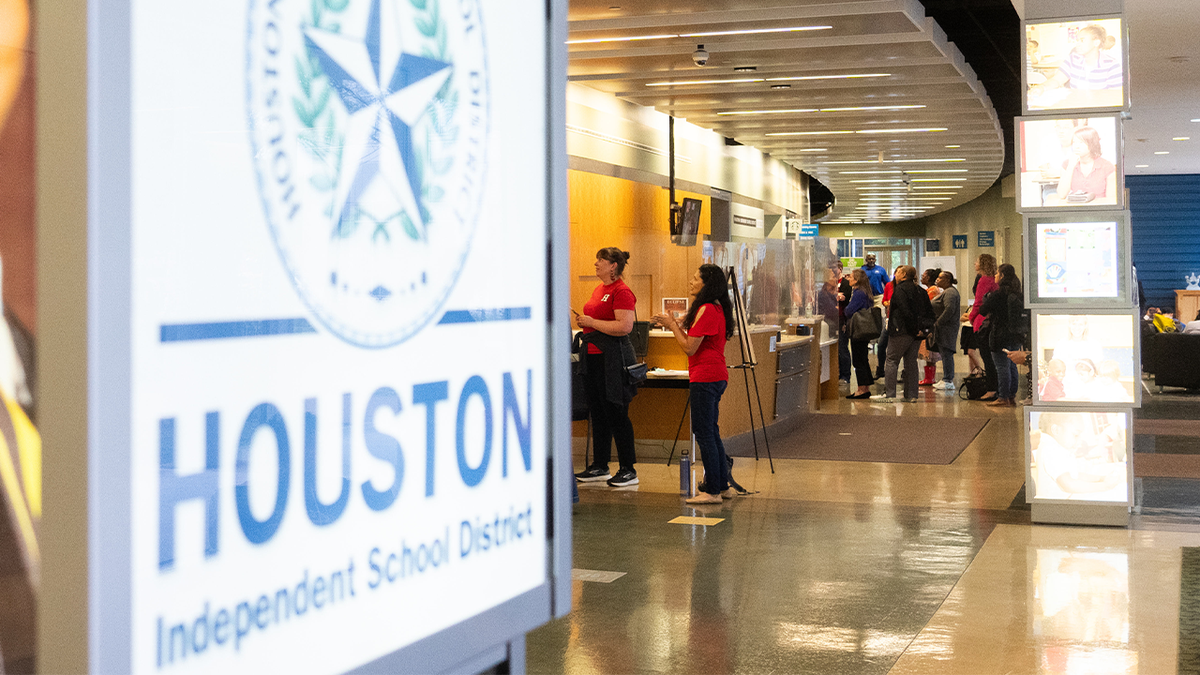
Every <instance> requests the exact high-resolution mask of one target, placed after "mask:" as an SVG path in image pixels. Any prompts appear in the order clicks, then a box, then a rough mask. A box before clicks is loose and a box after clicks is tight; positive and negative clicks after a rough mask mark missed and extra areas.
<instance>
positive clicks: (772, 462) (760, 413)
mask: <svg viewBox="0 0 1200 675" xmlns="http://www.w3.org/2000/svg"><path fill="white" fill-rule="evenodd" d="M751 372H752V373H754V396H755V398H757V399H758V421H760V422H762V430H763V445H766V446H767V462H768V463H770V465H771V473H775V460H774V459H773V458H772V457H771V441H769V440H767V418H766V416H765V415H763V409H762V394H760V393H758V371H755V370H751ZM750 430H751V431H753V430H754V416H753V415H751V416H750Z"/></svg>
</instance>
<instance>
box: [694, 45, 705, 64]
mask: <svg viewBox="0 0 1200 675" xmlns="http://www.w3.org/2000/svg"><path fill="white" fill-rule="evenodd" d="M692 63H694V64H696V65H698V66H704V65H705V64H707V63H708V52H706V51H704V45H696V51H694V52H692Z"/></svg>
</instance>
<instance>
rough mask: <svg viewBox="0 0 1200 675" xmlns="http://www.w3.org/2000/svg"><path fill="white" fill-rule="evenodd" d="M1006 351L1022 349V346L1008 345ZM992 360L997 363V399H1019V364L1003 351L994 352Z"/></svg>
mask: <svg viewBox="0 0 1200 675" xmlns="http://www.w3.org/2000/svg"><path fill="white" fill-rule="evenodd" d="M1006 349H1009V350H1014V349H1020V345H1008V346H1007V347H1006ZM992 360H993V361H995V362H996V398H1007V399H1015V398H1016V397H1017V364H1015V363H1013V362H1012V360H1011V359H1009V358H1008V354H1005V353H1004V352H1003V351H998V352H992Z"/></svg>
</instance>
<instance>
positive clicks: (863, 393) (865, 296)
mask: <svg viewBox="0 0 1200 675" xmlns="http://www.w3.org/2000/svg"><path fill="white" fill-rule="evenodd" d="M851 279H852V281H853V287H854V292H853V294H852V295H851V296H850V304H848V305H846V312H845V313H846V319H847V320H849V319H850V317H852V316H854V313H855V312H857V311H858V310H860V309H865V308H869V307H873V306H874V301H873V300H872V299H871V282H870V281H868V280H867V275H866V273H865V272H863V271H862V270H854V272H853V273H852V274H851ZM870 344H871V341H870V340H851V341H850V355H851V358H852V359H853V361H854V372H855V374H856V375H857V376H858V391H856V392H854V393H853V394H850V395H849V396H847V397H846V398H868V397H870V396H871V385H873V384H875V378H873V377H871V361H870V360H869V359H868V358H867V350H868V348H869V345H870Z"/></svg>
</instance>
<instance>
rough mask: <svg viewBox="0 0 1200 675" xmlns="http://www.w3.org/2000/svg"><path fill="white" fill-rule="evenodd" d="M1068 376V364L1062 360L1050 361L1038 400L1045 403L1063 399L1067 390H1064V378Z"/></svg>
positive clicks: (1039, 388) (1039, 390)
mask: <svg viewBox="0 0 1200 675" xmlns="http://www.w3.org/2000/svg"><path fill="white" fill-rule="evenodd" d="M1066 374H1067V364H1066V363H1065V362H1063V360H1062V359H1050V362H1049V363H1047V364H1046V372H1045V374H1044V375H1043V378H1042V386H1041V387H1038V400H1040V401H1041V402H1043V403H1048V402H1050V401H1057V400H1059V399H1061V398H1062V397H1063V396H1064V395H1065V393H1066V390H1065V389H1064V388H1063V377H1064V376H1066Z"/></svg>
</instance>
